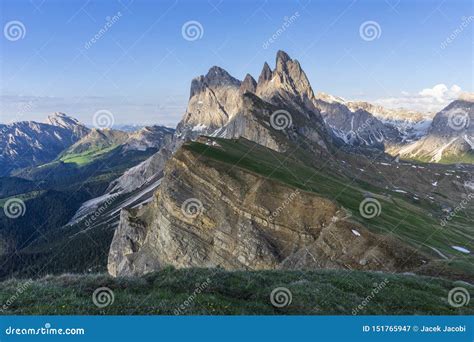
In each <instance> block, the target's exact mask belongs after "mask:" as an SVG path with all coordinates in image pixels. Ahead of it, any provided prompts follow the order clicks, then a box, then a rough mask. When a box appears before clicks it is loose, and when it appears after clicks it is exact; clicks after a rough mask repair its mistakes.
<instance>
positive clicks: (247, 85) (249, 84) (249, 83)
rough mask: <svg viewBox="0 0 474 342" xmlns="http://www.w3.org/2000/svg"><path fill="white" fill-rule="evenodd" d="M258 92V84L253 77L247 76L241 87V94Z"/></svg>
mask: <svg viewBox="0 0 474 342" xmlns="http://www.w3.org/2000/svg"><path fill="white" fill-rule="evenodd" d="M256 90H257V82H256V81H255V79H254V78H253V77H252V75H250V74H247V75H246V76H245V78H244V81H243V82H242V84H241V85H240V93H241V94H245V93H247V92H249V93H255V91H256Z"/></svg>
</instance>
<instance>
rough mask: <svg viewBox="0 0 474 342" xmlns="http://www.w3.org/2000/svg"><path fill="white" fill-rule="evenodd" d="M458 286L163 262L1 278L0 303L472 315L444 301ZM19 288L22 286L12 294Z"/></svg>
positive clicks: (171, 310) (150, 310)
mask: <svg viewBox="0 0 474 342" xmlns="http://www.w3.org/2000/svg"><path fill="white" fill-rule="evenodd" d="M457 286H462V287H464V288H466V289H467V290H468V291H470V292H471V293H473V290H474V287H473V286H470V285H467V284H466V283H463V282H453V281H448V280H443V279H438V278H429V277H418V276H413V275H401V274H397V275H395V274H382V273H374V272H360V271H334V270H318V271H308V272H300V271H253V272H244V271H234V272H229V271H224V270H220V269H217V270H212V269H179V270H177V269H173V268H166V269H164V270H162V271H160V272H156V273H151V274H148V275H146V276H144V277H141V278H111V277H109V276H107V275H104V274H95V275H62V276H48V277H45V278H42V279H39V280H35V281H33V282H31V283H29V282H28V280H8V281H4V282H2V283H0V303H1V304H2V305H3V304H4V303H7V302H8V301H9V300H10V299H12V298H13V300H11V304H10V305H8V306H7V307H6V308H4V311H3V312H2V313H3V314H41V315H57V314H60V315H62V314H90V315H103V314H105V315H130V314H133V315H138V314H154V315H166V314H168V315H173V314H177V313H178V312H179V314H184V315H192V314H194V315H196V314H197V315H206V314H210V315H244V314H245V315H254V314H259V315H296V314H299V315H323V314H346V315H351V314H360V315H375V314H377V315H381V314H388V315H392V314H408V315H410V314H428V315H441V314H445V315H458V314H459V315H461V314H462V315H468V314H474V306H473V305H472V304H469V303H468V304H467V305H466V306H463V307H460V308H455V307H453V306H451V305H450V304H449V302H448V293H449V291H450V290H451V289H452V288H454V287H457ZM100 287H107V288H109V289H110V290H112V292H113V297H114V301H113V303H111V304H110V305H108V306H106V307H104V308H99V307H97V306H96V305H95V304H94V303H93V301H92V297H93V293H94V291H95V290H96V289H97V288H100ZM277 287H284V288H287V289H288V290H289V291H290V292H291V297H292V300H291V303H289V304H288V305H287V306H285V307H282V308H277V307H274V306H273V305H272V303H271V301H270V294H271V293H272V291H273V290H274V289H275V288H277ZM18 289H23V290H24V291H22V293H21V294H18ZM198 289H199V291H198ZM375 289H378V291H377V293H376V292H375ZM471 303H472V301H471ZM359 305H360V307H361V309H360V308H359V309H358V307H359ZM0 308H1V307H0ZM177 309H180V311H177ZM354 310H355V311H354Z"/></svg>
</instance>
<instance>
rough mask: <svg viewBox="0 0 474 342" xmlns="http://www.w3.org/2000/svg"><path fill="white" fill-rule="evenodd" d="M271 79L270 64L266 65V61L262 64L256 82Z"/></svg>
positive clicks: (260, 82)
mask: <svg viewBox="0 0 474 342" xmlns="http://www.w3.org/2000/svg"><path fill="white" fill-rule="evenodd" d="M271 79H272V69H270V66H269V65H268V63H267V62H265V64H263V68H262V72H261V73H260V76H259V77H258V84H262V83H265V82H266V81H270V80H271Z"/></svg>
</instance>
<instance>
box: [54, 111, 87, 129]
mask: <svg viewBox="0 0 474 342" xmlns="http://www.w3.org/2000/svg"><path fill="white" fill-rule="evenodd" d="M46 123H47V124H50V125H53V126H58V127H63V128H70V127H71V126H78V125H81V126H82V124H81V123H80V122H79V121H78V120H77V119H74V118H73V117H70V116H68V115H67V114H65V113H61V112H55V113H53V114H51V115H49V116H48V119H46Z"/></svg>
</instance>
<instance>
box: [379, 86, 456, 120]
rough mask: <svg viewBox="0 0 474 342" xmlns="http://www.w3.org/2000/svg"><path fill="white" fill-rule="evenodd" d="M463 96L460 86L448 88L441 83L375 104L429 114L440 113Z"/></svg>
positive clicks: (381, 100) (402, 93)
mask: <svg viewBox="0 0 474 342" xmlns="http://www.w3.org/2000/svg"><path fill="white" fill-rule="evenodd" d="M462 94H463V91H462V89H461V87H459V86H458V85H456V84H454V85H452V86H451V87H448V86H447V85H446V84H442V83H441V84H437V85H435V86H433V87H432V88H425V89H422V90H420V91H419V92H418V93H415V94H413V93H409V92H406V91H402V92H401V94H400V96H394V97H388V98H381V99H377V100H375V101H373V102H375V103H377V104H380V105H382V106H385V107H388V108H406V109H411V110H416V111H420V112H424V113H428V112H438V111H440V110H441V109H443V108H444V107H446V106H447V105H448V104H449V103H450V102H452V101H454V100H456V99H458V98H459V97H460V96H462Z"/></svg>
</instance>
